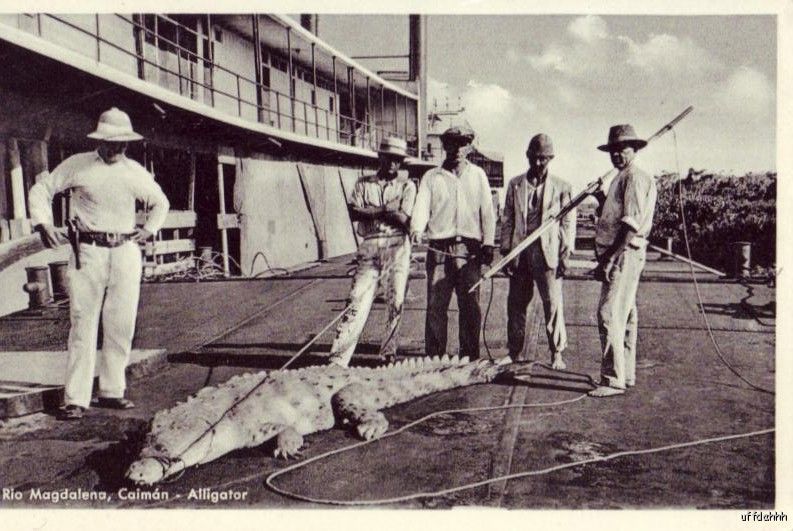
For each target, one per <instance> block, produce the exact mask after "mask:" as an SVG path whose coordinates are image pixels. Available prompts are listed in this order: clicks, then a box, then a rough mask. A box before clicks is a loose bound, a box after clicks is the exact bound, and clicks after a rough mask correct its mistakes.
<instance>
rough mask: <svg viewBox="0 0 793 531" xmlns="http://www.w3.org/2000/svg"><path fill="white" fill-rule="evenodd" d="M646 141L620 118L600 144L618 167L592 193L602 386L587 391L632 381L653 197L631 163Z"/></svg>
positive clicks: (651, 184) (608, 391) (613, 391)
mask: <svg viewBox="0 0 793 531" xmlns="http://www.w3.org/2000/svg"><path fill="white" fill-rule="evenodd" d="M646 145H647V142H646V141H645V140H642V139H640V138H639V137H637V136H636V132H635V131H634V129H633V127H632V126H631V125H629V124H624V125H615V126H613V127H612V128H611V129H610V130H609V140H608V143H607V144H604V145H602V146H599V147H598V149H599V150H601V151H606V152H608V153H609V154H610V156H611V163H612V164H613V165H614V167H615V168H617V169H618V170H619V173H618V174H617V176H616V177H615V178H614V179H613V180H612V181H611V184H610V185H609V188H608V192H607V193H604V192H602V191H601V192H600V193H599V194H596V197H597V198H598V201H600V202H601V209H602V210H601V213H600V218H599V219H598V223H597V227H596V230H595V254H596V256H597V260H598V266H597V267H596V268H595V278H597V279H598V280H600V281H601V289H600V303H599V305H598V329H599V332H600V344H601V347H602V355H603V357H602V361H601V368H600V375H601V382H600V386H599V387H597V388H596V389H594V390H592V391H590V392H589V395H590V396H594V397H599V398H601V397H608V396H615V395H621V394H623V393H624V392H625V389H626V388H628V387H633V386H634V385H635V384H636V331H637V328H638V317H637V313H636V291H637V289H638V287H639V277H640V276H641V273H642V269H644V262H645V253H646V249H647V237H648V236H649V235H650V229H651V228H652V225H653V214H654V212H655V203H656V199H657V191H656V188H655V181H654V180H653V178H652V177H651V176H649V175H648V174H646V173H645V172H643V171H642V170H640V169H639V168H637V167H636V165H635V164H634V163H633V159H634V157H635V156H636V152H637V151H638V150H640V149H641V148H643V147H644V146H646Z"/></svg>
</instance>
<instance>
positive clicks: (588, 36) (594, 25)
mask: <svg viewBox="0 0 793 531" xmlns="http://www.w3.org/2000/svg"><path fill="white" fill-rule="evenodd" d="M567 31H568V32H570V34H571V35H573V37H575V38H577V39H579V40H582V41H584V42H589V43H591V42H595V41H597V40H599V39H605V38H606V37H608V25H607V24H606V21H605V20H603V19H602V18H601V17H599V16H597V15H587V16H585V17H579V18H577V19H575V20H573V21H572V22H571V23H570V24H569V25H568V26H567Z"/></svg>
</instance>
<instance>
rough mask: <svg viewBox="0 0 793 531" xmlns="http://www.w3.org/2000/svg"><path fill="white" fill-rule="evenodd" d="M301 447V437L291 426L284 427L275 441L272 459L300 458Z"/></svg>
mask: <svg viewBox="0 0 793 531" xmlns="http://www.w3.org/2000/svg"><path fill="white" fill-rule="evenodd" d="M302 447H303V436H302V435H300V434H299V433H298V432H297V430H296V429H294V428H293V427H292V426H284V427H283V429H282V430H281V432H280V433H279V434H278V437H277V438H276V440H275V450H274V451H273V457H283V458H284V459H289V458H290V457H295V458H297V457H300V449H301V448H302Z"/></svg>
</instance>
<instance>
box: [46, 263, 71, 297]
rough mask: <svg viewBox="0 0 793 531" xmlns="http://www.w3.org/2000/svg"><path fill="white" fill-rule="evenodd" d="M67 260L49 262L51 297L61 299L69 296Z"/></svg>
mask: <svg viewBox="0 0 793 531" xmlns="http://www.w3.org/2000/svg"><path fill="white" fill-rule="evenodd" d="M68 271H69V262H68V260H64V261H58V262H50V278H51V279H52V298H53V299H55V301H56V302H57V301H62V300H66V299H68V298H69V277H68V276H67V274H66V273H67V272H68Z"/></svg>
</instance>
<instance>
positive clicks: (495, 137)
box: [319, 15, 777, 187]
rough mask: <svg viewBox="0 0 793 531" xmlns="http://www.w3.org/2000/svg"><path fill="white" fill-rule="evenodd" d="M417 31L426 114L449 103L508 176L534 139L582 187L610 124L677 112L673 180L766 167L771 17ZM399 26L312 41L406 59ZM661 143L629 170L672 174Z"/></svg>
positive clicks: (646, 130) (353, 21)
mask: <svg viewBox="0 0 793 531" xmlns="http://www.w3.org/2000/svg"><path fill="white" fill-rule="evenodd" d="M427 25H428V54H429V56H428V70H429V98H428V105H429V107H430V109H431V108H432V106H433V102H434V101H437V102H438V106H439V108H443V107H445V105H446V101H447V100H448V101H449V104H450V106H452V107H454V106H456V105H457V102H458V101H460V102H461V104H462V106H463V107H465V109H466V113H465V114H466V118H467V119H468V121H469V122H470V123H471V125H472V126H473V127H474V129H475V130H476V131H477V133H478V134H479V143H480V145H481V146H482V147H483V148H487V149H492V150H497V151H501V152H502V153H503V154H504V157H505V172H506V174H507V175H515V174H518V173H520V172H522V171H523V170H524V169H525V166H526V162H525V156H524V152H525V147H526V144H527V142H528V140H529V138H530V137H531V136H532V135H534V134H535V133H538V132H545V133H547V134H549V135H551V137H552V138H553V140H554V144H555V147H556V158H555V160H554V161H553V163H552V167H551V169H552V171H554V172H555V173H557V174H559V175H560V176H562V177H564V178H566V179H568V180H569V181H570V182H572V183H573V184H574V185H575V186H576V187H580V186H583V185H584V184H585V183H586V182H588V181H590V180H592V179H594V178H596V177H597V176H598V175H600V174H602V173H603V172H604V171H606V170H608V169H609V167H610V164H609V161H608V156H607V155H605V154H603V153H601V152H599V151H597V150H596V149H595V148H596V146H597V145H599V144H602V143H604V142H605V140H606V136H607V133H608V128H609V126H610V125H612V124H617V123H626V122H627V123H632V124H633V125H634V126H635V127H636V129H637V132H638V133H639V135H641V136H644V137H647V136H650V135H651V134H652V133H654V132H655V131H656V130H657V129H658V128H660V127H661V126H662V125H664V124H665V123H666V122H667V121H668V120H670V119H672V118H673V117H674V116H676V115H677V114H678V113H679V112H681V111H682V110H683V109H685V108H686V107H687V106H688V105H693V106H694V108H695V110H694V112H693V113H692V114H691V115H689V117H688V118H686V119H685V120H684V121H683V122H681V124H680V125H679V127H678V130H677V140H678V155H679V159H680V165H681V167H682V168H683V171H684V172H685V171H686V170H687V169H688V168H689V167H694V168H697V169H708V170H712V171H725V172H740V173H743V172H746V171H765V170H774V169H775V154H776V148H775V135H776V133H775V129H776V123H775V113H776V110H775V109H776V51H777V50H776V19H775V17H773V16H730V17H725V16H696V17H695V16H597V15H586V16H550V15H522V16H515V15H510V16H507V15H493V16H482V15H455V16H439V15H430V16H428V17H427ZM407 27H408V23H407V16H387V15H378V16H357V15H343V16H331V15H325V16H322V17H321V18H320V26H319V30H320V37H322V38H323V39H324V40H326V41H328V42H329V43H331V44H333V45H334V46H337V47H338V48H340V49H341V50H344V51H345V52H346V53H348V54H349V55H371V54H374V53H382V54H400V53H405V52H406V51H407ZM362 63H364V64H366V65H367V66H369V67H371V68H373V69H395V70H404V69H406V64H405V63H404V62H403V63H399V61H391V62H390V63H388V62H381V63H380V64H377V63H376V62H373V61H362ZM673 146H674V144H673V139H672V136H671V135H667V136H666V137H664V138H663V139H661V140H659V141H658V142H657V143H656V144H655V145H654V146H653V147H652V148H650V149H648V150H647V151H645V152H643V153H642V156H641V165H642V166H644V167H645V168H646V169H647V170H649V171H651V172H654V173H658V172H660V171H664V170H674V168H675V150H674V147H673Z"/></svg>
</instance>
